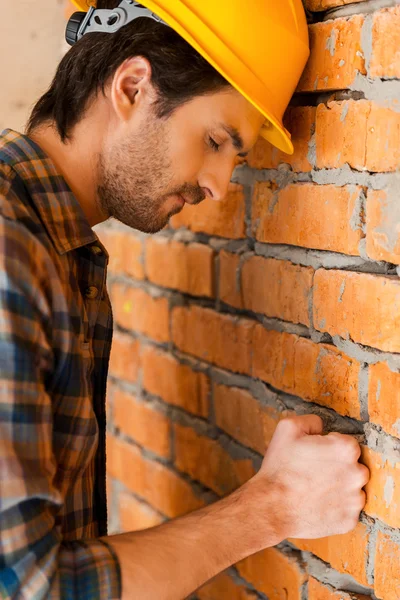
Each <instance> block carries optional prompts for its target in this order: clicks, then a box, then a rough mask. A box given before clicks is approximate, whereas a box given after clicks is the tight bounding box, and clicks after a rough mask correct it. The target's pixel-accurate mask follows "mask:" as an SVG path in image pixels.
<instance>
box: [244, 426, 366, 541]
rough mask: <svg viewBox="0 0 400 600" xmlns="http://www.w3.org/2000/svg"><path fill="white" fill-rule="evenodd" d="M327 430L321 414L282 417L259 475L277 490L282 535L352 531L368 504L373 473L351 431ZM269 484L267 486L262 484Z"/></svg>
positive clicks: (260, 480)
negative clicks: (361, 459) (324, 427)
mask: <svg viewBox="0 0 400 600" xmlns="http://www.w3.org/2000/svg"><path fill="white" fill-rule="evenodd" d="M322 433H323V422H322V419H321V418H320V417H318V416H316V415H305V416H295V417H290V418H285V419H282V420H281V421H280V422H279V424H278V426H277V428H276V431H275V433H274V436H273V438H272V440H271V443H270V445H269V448H268V451H267V453H266V455H265V457H264V460H263V463H262V466H261V469H260V470H259V472H258V473H257V475H256V476H255V477H253V479H254V480H257V481H258V485H259V486H261V488H263V489H264V490H265V491H266V490H269V491H268V494H270V490H271V489H272V490H273V493H272V496H273V497H274V498H275V502H274V505H273V506H274V507H276V508H275V509H274V510H275V511H276V519H277V524H278V531H279V534H280V535H279V537H281V538H282V540H283V539H286V538H288V537H291V538H305V539H315V538H319V537H325V536H329V535H335V534H340V533H347V532H349V531H351V530H352V529H354V528H355V527H356V525H357V523H358V521H359V517H360V512H361V511H362V509H363V508H364V506H365V502H366V494H365V492H364V491H363V490H362V488H363V487H364V486H365V485H366V484H367V482H368V481H369V478H370V472H369V469H368V468H367V467H366V466H364V465H362V464H360V463H359V462H358V459H359V458H360V454H361V448H360V445H359V443H358V442H357V440H355V438H353V437H352V436H350V435H343V434H340V433H329V434H328V435H321V434H322ZM263 486H265V487H263Z"/></svg>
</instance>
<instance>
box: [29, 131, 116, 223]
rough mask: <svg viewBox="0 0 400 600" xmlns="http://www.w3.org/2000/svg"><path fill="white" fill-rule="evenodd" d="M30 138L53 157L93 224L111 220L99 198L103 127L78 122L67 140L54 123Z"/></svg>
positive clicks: (33, 133) (35, 132) (31, 134)
mask: <svg viewBox="0 0 400 600" xmlns="http://www.w3.org/2000/svg"><path fill="white" fill-rule="evenodd" d="M100 122H101V121H100ZM97 123H99V121H98V122H97ZM29 137H30V138H31V139H32V140H33V141H34V142H36V143H37V144H38V146H40V148H42V150H43V151H44V152H45V153H46V154H47V155H48V156H49V157H50V158H51V159H52V161H53V162H54V164H55V166H56V168H57V170H58V172H59V173H60V174H61V175H62V176H63V177H64V179H65V181H66V182H67V184H68V185H69V187H70V188H71V190H72V192H73V194H74V196H75V197H76V199H77V200H78V202H79V204H80V206H81V207H82V210H83V212H84V214H85V216H86V218H87V220H88V222H89V224H90V226H91V227H94V226H95V225H97V224H98V223H101V222H103V221H105V220H107V219H108V218H109V215H106V214H104V213H103V212H102V211H101V207H100V205H99V203H98V200H97V158H98V155H99V152H100V151H101V133H100V132H99V127H97V128H95V127H92V126H91V124H90V123H89V122H87V121H85V120H84V121H82V122H81V123H79V124H78V125H76V127H75V128H74V130H73V136H72V137H71V139H70V140H68V142H66V143H64V142H62V140H61V138H60V136H59V134H58V132H57V129H56V128H55V126H54V125H53V124H50V125H43V126H41V127H39V128H37V129H35V130H33V131H32V132H31V133H30V134H29Z"/></svg>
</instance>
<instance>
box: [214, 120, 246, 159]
mask: <svg viewBox="0 0 400 600" xmlns="http://www.w3.org/2000/svg"><path fill="white" fill-rule="evenodd" d="M219 125H220V127H222V129H224V130H225V131H226V132H227V133H229V135H230V136H231V140H232V144H233V146H234V147H235V148H236V150H243V148H244V143H243V138H242V136H241V135H240V133H239V131H238V130H237V129H236V127H233V126H232V125H225V123H220V124H219ZM248 154H249V153H248V152H240V153H239V154H238V156H240V157H241V158H244V157H246V156H248Z"/></svg>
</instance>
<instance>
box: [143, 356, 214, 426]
mask: <svg viewBox="0 0 400 600" xmlns="http://www.w3.org/2000/svg"><path fill="white" fill-rule="evenodd" d="M142 365H143V387H144V389H145V390H146V391H147V392H148V393H150V394H153V395H154V396H159V397H160V398H162V399H163V400H164V401H165V402H167V403H168V404H174V405H175V406H180V407H181V408H183V409H185V410H186V411H188V412H189V413H193V414H195V415H198V416H200V417H207V416H208V412H209V409H208V396H209V392H210V382H209V378H208V377H207V376H206V375H205V374H204V373H199V372H196V371H194V370H193V369H191V368H190V367H189V366H187V365H183V364H181V363H179V362H178V361H177V360H176V358H174V357H173V356H171V355H170V354H167V353H166V352H162V351H160V350H157V349H156V348H153V347H151V346H147V347H146V348H145V349H144V350H143V355H142Z"/></svg>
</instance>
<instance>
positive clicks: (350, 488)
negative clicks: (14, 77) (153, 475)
mask: <svg viewBox="0 0 400 600" xmlns="http://www.w3.org/2000/svg"><path fill="white" fill-rule="evenodd" d="M116 4H117V3H116V2H106V1H104V2H99V7H100V8H107V7H108V8H114V6H115V5H116ZM282 6H283V4H282ZM265 118H266V115H265V114H261V113H260V111H259V110H258V109H257V108H256V107H255V106H254V104H253V103H251V102H249V101H248V100H247V99H246V98H245V97H244V96H243V95H242V94H241V93H239V92H238V91H237V89H235V88H234V87H232V86H231V85H230V84H228V82H227V81H226V80H225V79H224V77H222V75H221V74H220V73H219V72H218V71H216V70H214V68H213V67H212V66H211V65H210V64H209V63H208V62H207V61H206V60H205V59H204V57H202V56H201V55H200V54H198V53H197V51H196V50H195V49H194V48H193V47H192V46H191V45H190V44H188V43H187V41H185V40H184V39H183V38H182V37H181V36H179V35H178V34H177V33H176V32H175V31H174V30H173V29H172V28H171V27H169V26H168V25H166V24H164V23H161V22H157V21H156V20H155V19H151V18H143V19H138V20H135V21H133V22H131V23H129V24H127V25H125V26H124V27H122V28H121V29H119V30H118V31H116V32H115V33H113V34H104V33H96V34H95V33H93V34H91V35H87V36H83V37H82V39H81V40H80V41H79V42H78V43H77V44H76V45H75V46H74V47H73V48H72V50H71V51H70V52H69V53H68V54H67V55H66V56H65V58H64V59H63V61H62V62H61V64H60V67H59V69H58V71H57V74H56V76H55V78H54V81H53V83H52V85H51V87H50V89H49V91H48V92H47V93H46V94H45V95H44V96H43V97H42V98H41V99H40V100H39V102H38V103H37V105H36V106H35V108H34V110H33V112H32V115H31V118H30V121H29V125H28V128H27V132H26V135H20V134H18V133H16V132H13V131H11V130H6V131H5V132H3V134H2V135H1V138H0V208H1V211H0V277H1V278H0V281H1V283H0V314H1V321H0V382H1V386H0V409H1V436H0V447H1V479H0V481H1V488H0V545H1V553H0V555H1V559H0V560H1V567H0V591H1V592H2V597H3V598H7V599H8V598H14V597H18V598H35V600H36V599H41V598H62V599H64V598H68V599H69V598H71V599H74V598H82V599H85V600H86V599H90V600H91V599H93V600H94V599H104V600H106V599H107V600H108V599H110V598H118V599H119V598H122V599H123V600H127V599H130V598H132V599H133V598H135V599H142V598H143V599H153V598H154V599H157V600H167V599H168V600H169V599H170V600H177V599H180V598H184V597H185V596H187V595H189V594H190V593H192V592H193V591H194V590H196V589H197V588H198V587H199V586H201V585H202V584H203V583H204V582H205V581H207V580H208V579H210V578H211V577H213V576H214V575H216V574H217V573H219V572H220V571H222V570H224V569H225V568H227V567H229V566H230V565H232V564H234V563H236V562H237V561H239V560H241V559H243V558H245V557H246V556H249V555H250V554H253V553H255V552H257V551H259V550H262V549H264V548H267V547H269V546H272V545H275V544H277V543H279V542H281V541H282V540H284V539H286V538H287V537H294V538H296V537H301V538H317V537H322V536H326V535H332V534H338V533H345V532H348V531H350V530H351V529H353V528H354V527H355V526H356V524H357V522H358V519H359V514H360V511H361V510H362V508H363V507H364V504H365V493H364V492H363V491H362V487H363V486H364V485H365V484H366V483H367V481H368V478H369V473H368V470H367V468H366V467H364V466H363V465H361V464H359V463H358V459H359V456H360V447H359V444H358V443H357V442H356V441H355V440H354V438H352V437H350V436H344V435H341V434H338V433H331V434H329V435H327V436H323V435H322V433H323V427H322V421H321V419H320V418H319V417H317V416H313V415H307V416H304V417H296V418H291V419H283V420H282V421H281V422H280V423H279V425H278V427H277V430H276V433H275V435H274V438H273V440H272V442H271V444H270V446H269V449H268V452H267V454H266V456H265V458H264V461H263V464H262V467H261V469H260V471H259V472H258V473H257V474H256V476H254V477H253V478H252V479H251V480H250V481H248V482H247V483H246V484H245V485H244V486H242V487H241V488H239V489H238V490H236V491H235V492H234V493H233V494H231V495H229V496H227V497H225V498H223V499H222V500H220V501H218V502H216V503H214V504H212V505H210V506H208V507H206V508H203V509H201V510H199V511H195V512H192V513H191V514H189V515H186V516H184V517H181V518H178V519H175V520H173V521H170V522H168V523H166V524H162V525H160V526H157V527H154V528H151V529H148V530H146V531H140V532H132V533H126V534H120V535H114V536H107V512H106V499H105V480H104V479H105V450H104V445H105V440H104V436H105V407H104V399H105V386H106V377H107V367H108V358H109V352H110V345H111V334H112V313H111V307H110V304H109V299H108V295H107V290H106V286H105V280H106V267H107V262H108V254H107V251H106V249H105V248H104V246H102V244H101V243H100V241H99V240H98V238H97V236H96V234H95V233H94V232H93V230H92V227H93V226H94V225H96V224H97V223H100V222H102V221H105V220H107V219H108V218H110V217H114V218H116V219H118V220H120V221H122V222H123V223H125V224H126V225H128V226H130V227H133V228H135V229H139V230H141V231H144V232H148V233H152V232H156V231H158V230H160V229H161V228H162V227H164V226H165V224H166V223H167V222H168V219H169V217H170V216H171V215H172V214H174V213H176V212H178V211H180V210H181V209H182V207H183V206H184V204H185V202H188V203H191V204H197V203H199V202H201V201H202V200H203V199H205V198H206V197H209V198H212V199H213V200H221V199H222V198H223V197H224V196H225V194H226V191H227V187H228V183H229V180H230V178H231V175H232V171H233V168H234V165H235V161H236V157H237V155H238V154H239V155H243V154H246V153H247V152H248V151H249V149H250V148H251V147H252V146H253V145H254V143H255V142H256V140H257V138H258V135H259V133H260V130H261V128H262V127H264V126H265ZM271 118H272V117H271ZM282 135H283V134H282ZM287 143H288V144H289V142H287Z"/></svg>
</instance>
